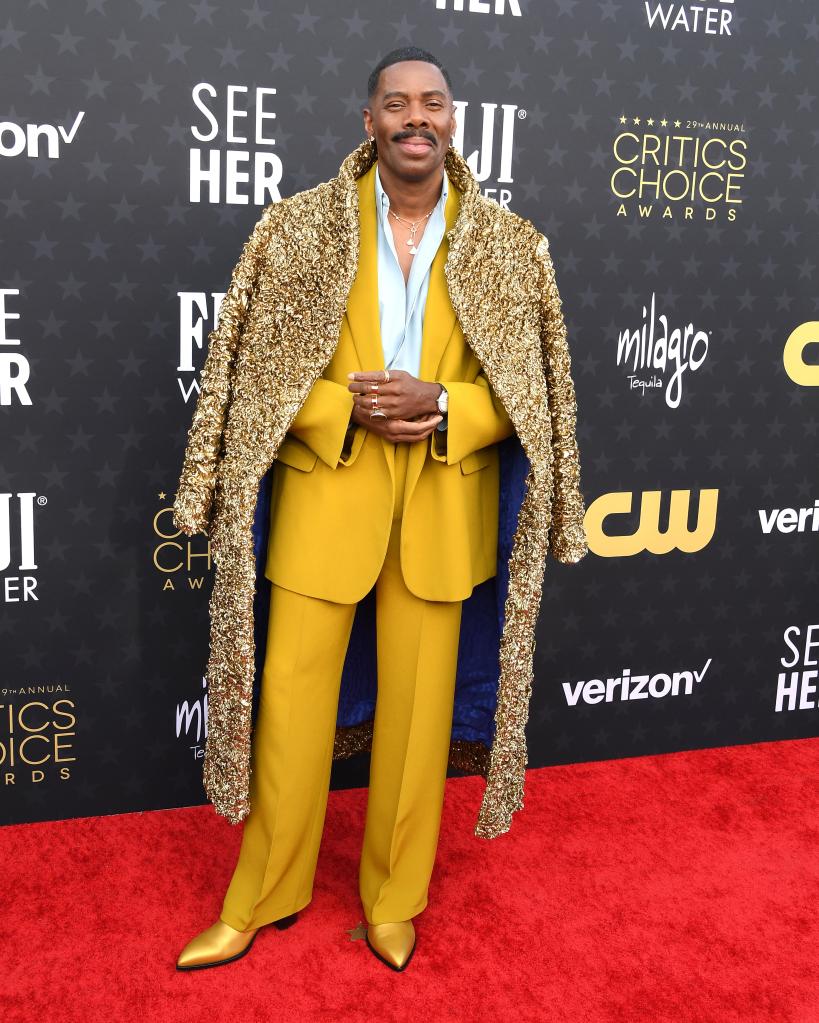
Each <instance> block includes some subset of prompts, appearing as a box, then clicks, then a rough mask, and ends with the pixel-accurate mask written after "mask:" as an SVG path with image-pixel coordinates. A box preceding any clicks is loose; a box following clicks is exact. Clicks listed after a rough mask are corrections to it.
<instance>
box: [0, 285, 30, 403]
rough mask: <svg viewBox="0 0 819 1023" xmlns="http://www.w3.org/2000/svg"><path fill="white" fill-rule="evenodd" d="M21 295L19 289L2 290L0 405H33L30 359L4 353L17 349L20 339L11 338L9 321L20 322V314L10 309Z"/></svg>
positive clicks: (0, 313) (0, 312) (15, 353)
mask: <svg viewBox="0 0 819 1023" xmlns="http://www.w3.org/2000/svg"><path fill="white" fill-rule="evenodd" d="M19 294H20V292H19V290H18V289H17V288H0V405H12V404H17V405H31V403H32V402H31V395H30V394H29V393H28V390H27V388H26V384H27V383H28V378H29V375H30V370H29V363H28V359H27V358H26V357H25V355H22V354H21V353H20V352H7V351H4V348H5V347H12V346H14V347H16V346H17V345H19V344H20V338H19V337H9V327H8V322H9V320H19V319H20V314H19V313H15V312H12V310H11V309H10V308H9V301H10V300H11V301H13V300H12V299H11V296H18V295H19Z"/></svg>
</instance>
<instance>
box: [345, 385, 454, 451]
mask: <svg viewBox="0 0 819 1023" xmlns="http://www.w3.org/2000/svg"><path fill="white" fill-rule="evenodd" d="M347 376H348V378H349V380H350V383H349V384H348V385H347V388H348V390H350V391H352V392H353V402H354V405H353V411H352V415H351V416H350V422H351V423H356V424H357V425H358V426H363V427H364V428H365V429H367V430H372V431H373V433H377V434H379V435H380V436H382V437H386V439H387V440H391V441H395V442H398V441H417V440H424V439H425V438H426V437H429V436H430V434H431V433H432V432H433V431H434V430H435V428H436V426H437V425H438V424H439V423H440V422H441V420H442V419H443V416H442V415H441V413H440V412H439V411H438V404H437V399H438V395H439V394H440V393H441V390H442V388H441V385H440V384H437V383H434V382H430V381H428V380H419V379H418V377H414V376H413V375H412V373H409V372H407V370H404V369H391V370H390V379H389V382H388V383H385V382H384V376H385V374H384V370H383V369H377V370H374V371H371V372H361V373H348V374H347ZM374 383H377V384H378V392H377V393H378V409H379V411H381V412H383V413H384V414H385V415H386V416H387V418H386V419H384V418H382V417H381V416H375V417H373V418H371V417H370V412H372V410H373V405H372V396H373V394H374V393H376V392H374V391H373V389H372V385H373V384H374Z"/></svg>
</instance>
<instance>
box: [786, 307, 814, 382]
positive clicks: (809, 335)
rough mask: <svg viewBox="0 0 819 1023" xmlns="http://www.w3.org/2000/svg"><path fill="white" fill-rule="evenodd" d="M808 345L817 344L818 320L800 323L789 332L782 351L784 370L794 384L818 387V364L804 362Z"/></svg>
mask: <svg viewBox="0 0 819 1023" xmlns="http://www.w3.org/2000/svg"><path fill="white" fill-rule="evenodd" d="M808 345H819V320H810V321H809V322H808V323H800V324H799V326H798V327H797V328H796V329H795V330H794V331H792V332H791V334H790V336H789V337H788V340H787V341H786V342H785V348H784V350H783V352H782V362H783V363H784V364H785V372H786V373H787V374H788V376H789V377H790V378H791V380H793V382H794V383H795V384H799V385H800V386H801V387H819V365H818V364H817V363H813V364H811V363H808V362H805V357H804V353H805V349H806V348H807V347H808Z"/></svg>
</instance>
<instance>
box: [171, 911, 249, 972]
mask: <svg viewBox="0 0 819 1023" xmlns="http://www.w3.org/2000/svg"><path fill="white" fill-rule="evenodd" d="M258 930H259V928H258V927H256V928H254V929H253V930H250V931H237V930H236V929H235V928H233V927H231V926H230V924H226V923H225V922H224V920H217V921H216V923H215V924H212V925H211V926H210V927H208V928H207V930H204V931H202V933H201V934H197V935H196V937H195V938H193V939H192V940H191V941H189V942H188V944H187V945H186V946H185V947H184V948H183V949H182V951H181V952H180V954H179V958H178V959H177V961H176V968H177V970H201V969H204V968H205V967H206V966H221V965H222V964H223V963H232V962H233V961H234V960H235V959H240V958H241V957H242V956H243V955H246V954H247V952H249V951H250V946H251V945H252V944H253V942H254V940H255V938H256V934H257V933H258Z"/></svg>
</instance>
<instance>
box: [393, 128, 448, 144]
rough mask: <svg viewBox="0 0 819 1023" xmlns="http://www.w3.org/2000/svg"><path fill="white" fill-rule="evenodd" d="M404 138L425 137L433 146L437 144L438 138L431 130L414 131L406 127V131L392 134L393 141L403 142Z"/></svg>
mask: <svg viewBox="0 0 819 1023" xmlns="http://www.w3.org/2000/svg"><path fill="white" fill-rule="evenodd" d="M405 139H426V140H427V142H431V143H432V145H433V146H435V145H437V144H438V139H437V138H436V137H435V136H434V135H433V134H432V132H431V131H414V130H412V129H407V131H399V132H396V134H395V135H393V136H392V141H393V142H403V141H404V140H405Z"/></svg>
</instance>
